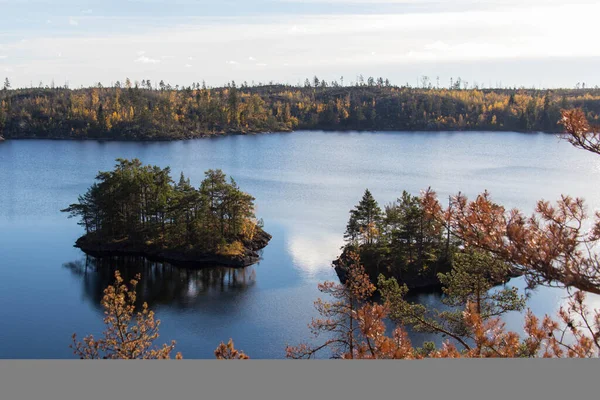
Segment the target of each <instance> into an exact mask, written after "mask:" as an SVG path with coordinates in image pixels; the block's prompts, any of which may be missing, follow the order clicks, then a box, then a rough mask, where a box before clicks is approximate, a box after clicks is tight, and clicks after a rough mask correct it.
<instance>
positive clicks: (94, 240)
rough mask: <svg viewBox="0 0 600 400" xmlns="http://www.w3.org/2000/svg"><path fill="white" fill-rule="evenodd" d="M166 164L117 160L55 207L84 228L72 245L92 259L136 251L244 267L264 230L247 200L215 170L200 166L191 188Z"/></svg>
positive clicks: (254, 257)
mask: <svg viewBox="0 0 600 400" xmlns="http://www.w3.org/2000/svg"><path fill="white" fill-rule="evenodd" d="M170 172H171V171H170V168H169V167H166V168H160V167H158V166H151V165H142V163H141V162H140V160H138V159H133V160H127V159H117V164H116V166H115V168H114V170H113V171H108V172H100V173H98V175H97V176H96V180H97V182H95V183H94V184H93V185H92V186H91V187H90V188H89V189H88V191H87V192H86V193H85V194H83V195H80V196H79V198H78V202H77V203H74V204H71V205H70V206H69V207H67V208H65V209H64V210H61V211H62V212H67V213H69V217H78V218H79V219H80V221H79V225H82V226H83V227H84V228H85V232H86V233H85V235H84V236H82V237H80V238H79V239H78V240H77V241H76V243H75V247H78V248H80V249H81V250H83V251H84V252H85V253H87V254H89V255H93V256H98V257H102V256H109V255H140V256H144V257H146V258H148V259H152V260H156V261H165V262H170V263H172V264H184V265H186V266H200V265H206V264H210V265H224V266H231V267H245V266H248V265H251V264H254V263H256V262H257V261H258V260H259V259H260V256H259V253H258V250H260V249H262V248H264V247H265V246H266V245H267V244H268V243H269V240H270V239H271V235H269V234H268V233H267V232H265V231H264V230H263V229H262V220H258V219H257V218H256V216H255V214H254V197H252V196H251V195H249V194H248V193H245V192H243V191H241V190H240V189H239V187H238V185H237V183H236V182H235V180H233V178H230V179H229V180H228V179H227V176H226V175H225V174H224V173H223V172H222V171H221V170H208V171H206V172H205V179H204V180H203V181H202V182H201V184H200V187H199V188H198V189H196V188H194V187H193V186H192V184H191V183H190V180H189V178H186V177H185V176H184V174H183V173H181V176H180V178H179V182H178V183H175V182H174V181H173V180H172V178H171V176H170Z"/></svg>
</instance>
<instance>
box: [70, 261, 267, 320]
mask: <svg viewBox="0 0 600 400" xmlns="http://www.w3.org/2000/svg"><path fill="white" fill-rule="evenodd" d="M63 267H65V268H67V269H69V270H70V271H71V272H72V273H73V274H74V275H76V276H79V277H80V278H81V279H82V281H83V282H82V283H83V292H84V295H85V296H86V297H87V299H89V300H90V301H91V302H92V303H93V304H94V305H96V306H97V307H98V308H100V307H101V306H100V301H101V300H102V296H103V291H104V289H105V288H106V287H107V286H108V285H110V284H112V283H114V273H115V270H119V271H120V272H121V276H122V277H123V279H124V280H125V282H129V280H130V279H132V278H134V277H135V275H136V274H138V273H139V274H141V276H142V279H141V280H140V282H139V283H138V287H137V303H138V306H140V305H141V304H142V303H143V302H147V303H148V306H149V307H150V308H151V309H154V308H156V307H159V306H163V305H167V306H169V307H173V308H180V309H188V308H193V307H194V306H195V305H197V304H198V303H199V302H201V301H202V299H205V298H207V297H209V298H210V297H216V296H219V297H221V296H223V294H226V295H235V294H241V293H242V292H245V291H246V290H247V289H249V288H250V287H251V286H252V285H254V283H255V279H256V271H255V269H254V267H253V266H249V267H245V268H229V267H202V268H200V269H198V268H195V269H191V268H185V267H179V266H173V265H171V264H168V263H162V262H155V261H150V260H148V259H146V258H144V257H138V256H128V257H123V256H119V257H102V258H96V257H92V256H85V257H84V258H82V259H80V260H76V261H72V262H67V263H65V264H63ZM226 297H229V296H226ZM230 300H231V299H230Z"/></svg>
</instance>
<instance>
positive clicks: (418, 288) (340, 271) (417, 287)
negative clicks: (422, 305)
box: [332, 251, 522, 293]
mask: <svg viewBox="0 0 600 400" xmlns="http://www.w3.org/2000/svg"><path fill="white" fill-rule="evenodd" d="M345 257H346V253H345V251H344V252H343V253H342V254H341V255H340V257H338V258H337V259H335V260H334V261H333V262H332V266H333V268H334V270H335V272H336V275H337V276H338V278H339V280H340V282H341V283H343V284H344V283H345V282H346V280H347V270H346V268H344V262H343V259H344V258H345ZM519 276H522V273H519V272H518V271H517V270H515V269H513V270H512V271H511V272H510V273H509V274H508V275H507V277H506V281H496V282H493V284H494V286H499V285H503V284H505V283H506V282H508V281H510V280H511V279H512V278H517V277H519ZM373 283H375V284H376V282H373ZM398 283H399V284H400V285H403V284H405V285H406V286H407V287H408V289H409V290H410V291H411V293H421V292H424V293H431V292H442V284H441V282H440V281H439V279H438V278H437V276H429V277H424V276H410V277H406V278H405V279H404V280H401V281H399V282H398Z"/></svg>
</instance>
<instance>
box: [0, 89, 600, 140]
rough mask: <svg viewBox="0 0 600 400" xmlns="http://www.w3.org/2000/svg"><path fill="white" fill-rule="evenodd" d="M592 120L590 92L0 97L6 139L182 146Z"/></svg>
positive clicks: (595, 103)
mask: <svg viewBox="0 0 600 400" xmlns="http://www.w3.org/2000/svg"><path fill="white" fill-rule="evenodd" d="M570 108H580V109H582V110H583V112H584V113H585V115H586V117H587V118H588V120H590V121H597V120H598V118H599V115H600V90H599V89H557V90H535V89H464V88H461V86H460V81H459V85H458V86H456V85H452V86H451V87H449V88H437V87H432V86H431V85H424V87H419V88H417V87H408V86H401V87H399V86H394V85H391V84H390V83H389V81H388V80H387V79H386V80H383V78H378V79H374V78H369V79H367V81H366V82H365V81H363V82H362V83H360V84H357V85H354V86H343V85H340V84H337V82H332V83H328V82H325V81H322V80H319V79H318V78H317V77H315V78H314V81H312V82H311V81H309V80H307V81H306V82H305V84H304V85H303V86H302V85H300V86H291V85H280V84H272V85H262V86H249V85H247V84H246V83H244V84H242V85H236V83H235V82H231V83H229V84H227V85H226V86H223V87H218V88H209V87H206V85H205V84H200V83H194V84H193V85H192V86H187V87H179V86H177V87H171V86H170V85H168V84H164V82H162V81H161V84H160V85H159V86H153V85H152V83H151V82H150V80H143V81H142V82H141V83H140V82H137V81H136V82H133V83H132V82H131V81H130V80H129V79H127V80H126V81H125V83H124V84H121V83H119V82H117V83H116V84H115V85H113V86H111V87H104V86H102V85H101V84H98V85H97V86H95V87H89V88H81V89H68V88H65V87H38V88H21V89H11V86H10V83H5V85H4V89H3V90H0V136H4V137H5V138H71V139H88V138H102V139H123V140H150V139H183V138H192V137H200V136H209V135H216V134H226V133H255V132H271V131H290V130H295V129H324V130H421V131H426V130H432V131H435V130H492V131H498V130H499V131H527V132H529V131H545V132H559V131H560V130H561V126H560V124H559V120H560V110H561V109H570Z"/></svg>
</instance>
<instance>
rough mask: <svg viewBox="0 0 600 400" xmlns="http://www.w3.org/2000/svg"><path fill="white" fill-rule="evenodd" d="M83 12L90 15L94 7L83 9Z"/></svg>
mask: <svg viewBox="0 0 600 400" xmlns="http://www.w3.org/2000/svg"><path fill="white" fill-rule="evenodd" d="M81 13H82V14H87V15H89V14H91V13H92V9H91V8H89V9H87V10H81Z"/></svg>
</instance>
